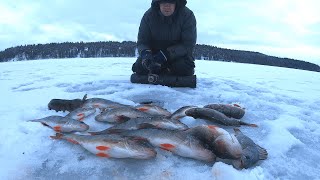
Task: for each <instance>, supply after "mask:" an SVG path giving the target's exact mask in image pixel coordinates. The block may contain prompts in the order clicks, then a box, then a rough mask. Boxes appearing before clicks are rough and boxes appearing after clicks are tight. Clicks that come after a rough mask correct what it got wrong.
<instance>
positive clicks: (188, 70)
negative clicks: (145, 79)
mask: <svg viewBox="0 0 320 180" xmlns="http://www.w3.org/2000/svg"><path fill="white" fill-rule="evenodd" d="M141 61H142V60H141V58H140V57H139V58H138V59H137V61H136V62H135V63H134V64H133V65H132V71H133V72H135V73H137V74H140V75H147V74H149V71H148V70H147V69H146V68H144V66H142V62H141ZM194 68H195V64H194V59H193V58H192V57H187V56H186V57H180V58H177V59H172V60H169V61H168V62H166V63H165V64H164V65H163V66H162V70H161V73H160V74H168V75H176V76H191V75H193V74H194Z"/></svg>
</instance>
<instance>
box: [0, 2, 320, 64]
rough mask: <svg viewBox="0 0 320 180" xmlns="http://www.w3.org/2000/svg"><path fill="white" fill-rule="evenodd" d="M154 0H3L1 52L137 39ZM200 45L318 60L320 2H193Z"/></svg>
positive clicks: (0, 17)
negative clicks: (41, 45) (45, 45)
mask: <svg viewBox="0 0 320 180" xmlns="http://www.w3.org/2000/svg"><path fill="white" fill-rule="evenodd" d="M150 3H151V0H91V1H83V0H50V1H47V0H38V1H36V0H14V1H13V0H0V51H1V50H4V49H6V48H9V47H12V46H17V45H25V44H38V43H49V42H66V41H72V42H76V41H85V42H87V41H109V40H112V41H123V40H131V41H136V38H137V31H138V27H139V23H140V19H141V17H142V15H143V13H144V12H145V11H146V10H147V9H148V8H149V7H150ZM187 6H188V7H189V8H190V9H191V10H193V12H194V14H195V16H196V18H197V28H198V40H197V43H198V44H208V45H214V46H218V47H223V48H229V49H239V50H250V51H258V52H261V53H264V54H268V55H274V56H278V57H288V58H295V59H301V60H305V61H310V62H314V63H317V64H320V11H319V10H318V9H319V7H320V1H319V0H303V1H302V0H241V1H239V0H227V1H218V0H189V1H188V4H187Z"/></svg>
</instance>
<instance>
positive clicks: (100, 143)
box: [51, 133, 157, 159]
mask: <svg viewBox="0 0 320 180" xmlns="http://www.w3.org/2000/svg"><path fill="white" fill-rule="evenodd" d="M51 138H53V139H65V140H67V141H69V142H71V143H74V144H79V145H81V146H82V147H83V148H85V149H86V150H88V151H89V152H91V153H93V154H95V155H97V156H99V157H104V158H133V159H150V158H154V157H155V156H156V155H157V152H156V151H155V150H154V148H153V146H152V145H151V144H150V143H149V142H148V140H146V139H143V138H140V137H125V136H121V135H116V134H109V135H97V136H90V135H76V134H61V133H57V134H56V135H55V136H51Z"/></svg>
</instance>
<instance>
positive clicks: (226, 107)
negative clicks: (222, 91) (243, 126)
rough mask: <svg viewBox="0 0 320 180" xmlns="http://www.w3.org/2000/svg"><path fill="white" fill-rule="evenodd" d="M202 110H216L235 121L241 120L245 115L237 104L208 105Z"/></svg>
mask: <svg viewBox="0 0 320 180" xmlns="http://www.w3.org/2000/svg"><path fill="white" fill-rule="evenodd" d="M204 108H210V109H214V110H217V111H219V112H221V113H223V114H225V115H226V116H228V117H232V118H236V119H241V118H242V117H243V116H244V114H245V110H244V109H243V108H241V107H240V106H239V105H237V104H233V105H231V104H208V105H206V106H204Z"/></svg>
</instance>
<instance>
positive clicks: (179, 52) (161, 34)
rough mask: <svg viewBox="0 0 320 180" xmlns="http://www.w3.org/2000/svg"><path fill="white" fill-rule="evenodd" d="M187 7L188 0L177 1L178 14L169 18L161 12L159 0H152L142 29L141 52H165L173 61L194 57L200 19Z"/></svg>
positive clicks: (140, 33)
mask: <svg viewBox="0 0 320 180" xmlns="http://www.w3.org/2000/svg"><path fill="white" fill-rule="evenodd" d="M186 4H187V1H186V0H177V4H176V9H175V12H174V14H173V15H171V16H168V17H165V16H164V15H162V13H161V12H160V8H159V0H152V3H151V8H150V9H148V10H147V11H146V12H145V14H144V16H143V18H142V20H141V23H140V27H139V33H138V42H137V47H138V50H139V52H141V51H142V50H144V49H151V50H153V51H157V50H165V51H166V52H167V55H168V56H169V57H168V59H169V60H172V59H175V58H178V57H182V56H186V55H187V56H192V53H193V49H194V46H195V44H196V39H197V28H196V18H195V16H194V14H193V12H192V11H191V10H190V9H189V8H187V7H186Z"/></svg>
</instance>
